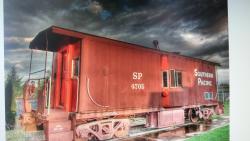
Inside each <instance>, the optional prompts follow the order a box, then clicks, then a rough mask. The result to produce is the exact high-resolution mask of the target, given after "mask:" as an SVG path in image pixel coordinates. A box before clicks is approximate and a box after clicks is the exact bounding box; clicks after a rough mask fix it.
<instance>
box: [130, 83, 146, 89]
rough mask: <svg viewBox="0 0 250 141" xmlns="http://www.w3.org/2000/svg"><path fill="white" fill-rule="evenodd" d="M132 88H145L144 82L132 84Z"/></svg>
mask: <svg viewBox="0 0 250 141" xmlns="http://www.w3.org/2000/svg"><path fill="white" fill-rule="evenodd" d="M131 88H132V89H133V90H143V89H144V84H132V85H131Z"/></svg>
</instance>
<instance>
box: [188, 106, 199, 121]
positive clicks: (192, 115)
mask: <svg viewBox="0 0 250 141" xmlns="http://www.w3.org/2000/svg"><path fill="white" fill-rule="evenodd" d="M188 118H189V119H190V121H192V122H193V123H196V122H197V121H198V120H199V112H198V110H195V109H193V108H191V109H189V110H188Z"/></svg>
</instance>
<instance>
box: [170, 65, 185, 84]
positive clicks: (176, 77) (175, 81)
mask: <svg viewBox="0 0 250 141" xmlns="http://www.w3.org/2000/svg"><path fill="white" fill-rule="evenodd" d="M171 71H174V75H173V76H174V78H172V74H171ZM178 73H181V85H179V84H178ZM169 75H170V77H169V78H170V88H182V87H183V71H181V70H175V69H170V73H169ZM172 79H174V86H172Z"/></svg>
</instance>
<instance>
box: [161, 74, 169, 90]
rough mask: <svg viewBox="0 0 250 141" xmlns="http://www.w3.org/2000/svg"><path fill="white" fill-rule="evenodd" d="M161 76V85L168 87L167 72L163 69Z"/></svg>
mask: <svg viewBox="0 0 250 141" xmlns="http://www.w3.org/2000/svg"><path fill="white" fill-rule="evenodd" d="M162 77H163V87H168V72H167V71H164V72H163V76H162Z"/></svg>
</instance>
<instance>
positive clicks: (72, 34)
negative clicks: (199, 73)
mask: <svg viewBox="0 0 250 141" xmlns="http://www.w3.org/2000/svg"><path fill="white" fill-rule="evenodd" d="M87 36H91V37H96V38H102V39H106V40H110V41H114V42H119V43H122V44H130V45H133V46H135V47H141V48H145V49H149V50H152V51H155V52H158V53H161V54H172V55H177V56H183V57H187V58H190V59H194V60H200V61H205V62H207V63H210V64H213V65H217V66H220V64H219V63H215V62H211V61H207V60H203V59H199V58H194V57H190V56H185V55H180V54H177V53H174V52H167V51H163V50H159V49H156V48H149V47H145V46H142V45H138V44H133V43H128V42H124V41H119V40H115V39H111V38H107V37H101V36H97V35H93V34H89V33H83V32H79V31H74V30H71V29H66V28H62V27H58V26H51V27H49V28H47V29H45V30H43V31H41V32H39V33H38V34H37V35H36V36H35V38H34V39H33V40H32V41H31V42H30V45H29V48H30V49H37V50H47V51H52V52H56V51H58V49H59V47H60V46H62V45H64V44H65V45H66V44H69V43H74V42H77V41H79V40H81V39H82V38H84V37H87Z"/></svg>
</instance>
